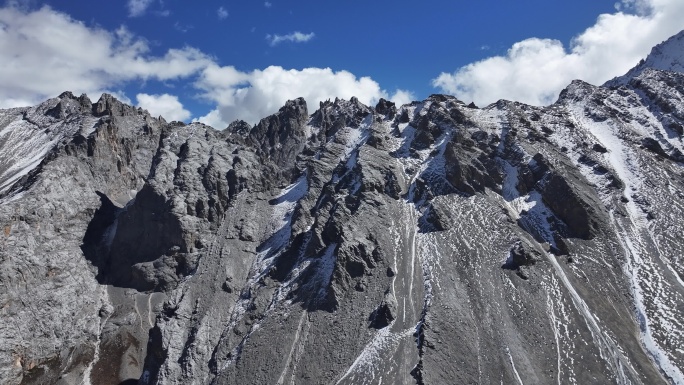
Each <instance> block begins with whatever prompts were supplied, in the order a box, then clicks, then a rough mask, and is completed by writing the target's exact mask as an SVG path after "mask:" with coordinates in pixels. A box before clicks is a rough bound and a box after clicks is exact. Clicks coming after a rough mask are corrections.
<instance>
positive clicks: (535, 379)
mask: <svg viewBox="0 0 684 385" xmlns="http://www.w3.org/2000/svg"><path fill="white" fill-rule="evenodd" d="M678 42H681V39H678V38H676V37H675V38H673V39H671V40H670V41H668V42H666V43H664V45H662V46H660V47H659V48H656V49H654V51H653V52H654V53H653V54H652V56H651V57H649V59H647V60H646V61H645V62H644V63H651V62H663V60H660V59H659V58H658V57H656V56H660V57H674V56H676V54H677V52H684V46H682V45H681V43H678ZM677 50H679V51H677ZM637 68H639V70H638V71H636V70H633V71H632V72H630V74H631V73H633V75H630V74H628V75H625V76H624V77H622V78H620V80H619V81H611V82H608V83H606V85H604V86H601V87H597V86H593V85H590V84H587V83H584V82H581V81H575V82H573V83H572V84H570V85H569V86H568V87H567V88H566V89H565V90H564V91H563V92H562V93H561V95H560V97H559V100H558V101H557V102H556V103H554V104H553V105H550V106H547V107H533V106H528V105H524V104H521V103H516V102H509V101H503V100H502V101H499V102H497V103H494V104H492V105H489V106H487V107H484V108H477V107H475V106H474V105H466V104H465V103H463V102H461V101H459V100H457V99H456V98H454V97H451V96H447V95H432V96H430V97H429V98H428V99H426V100H424V101H420V102H413V103H411V104H408V105H404V106H396V105H394V104H393V103H391V102H389V101H386V100H380V101H379V103H378V104H377V105H376V106H374V107H369V106H365V105H363V104H362V103H360V102H359V101H358V100H357V99H356V98H352V99H351V100H349V101H347V100H340V99H336V100H334V101H327V102H324V103H321V104H320V105H319V106H318V109H317V110H316V111H315V112H313V113H312V114H310V113H309V108H308V106H307V104H306V102H305V101H304V100H303V99H301V98H300V99H295V100H292V101H288V102H287V103H286V104H285V106H283V107H282V108H281V109H280V111H279V112H278V113H276V114H274V115H272V116H269V117H267V118H265V119H263V120H261V121H260V122H259V123H258V124H256V125H254V126H250V125H249V124H247V123H245V122H240V121H237V122H234V123H232V124H231V125H229V126H228V127H227V128H226V129H225V130H223V131H217V130H215V129H213V128H211V127H208V126H205V125H203V124H200V123H192V124H184V123H179V122H170V123H169V122H166V121H164V120H163V119H156V118H153V117H151V116H150V115H149V114H148V113H147V112H146V111H144V110H141V109H136V108H134V107H131V106H127V105H125V104H123V103H121V102H119V101H118V100H116V99H115V98H113V97H112V96H110V95H103V96H102V97H101V98H100V100H99V101H97V102H96V103H92V102H91V101H90V100H89V99H88V98H87V96H85V95H83V96H80V97H76V96H74V95H73V94H71V93H64V94H62V95H60V96H59V97H58V98H54V99H50V100H48V101H46V102H44V103H42V104H40V105H38V106H35V107H29V108H17V109H10V110H0V150H1V151H0V227H1V228H2V229H3V232H2V233H1V234H0V287H2V290H0V319H2V322H0V341H2V343H0V378H2V383H6V384H41V383H52V384H81V383H83V384H117V385H121V384H126V385H128V384H134V383H139V384H174V383H177V384H247V383H253V384H263V383H269V384H271V383H272V384H320V383H326V384H380V383H396V384H421V385H422V384H452V383H483V384H489V383H491V384H494V383H496V384H499V383H502V382H503V383H525V384H529V383H539V384H547V383H617V384H628V383H630V384H656V383H664V384H665V383H673V384H682V383H684V375H683V374H682V371H683V369H682V368H684V351H682V350H681V348H680V347H681V346H683V345H684V325H682V321H681V320H683V319H684V283H683V280H684V268H683V267H682V266H683V265H682V261H681V258H682V255H684V253H682V251H683V250H684V242H683V241H682V239H684V238H682V235H683V234H682V233H681V231H682V230H681V229H682V226H681V225H682V218H683V214H684V204H683V203H682V200H683V199H684V179H683V178H682V177H683V176H684V170H683V169H682V164H683V163H682V162H683V161H684V159H683V158H682V157H683V155H682V152H683V151H684V148H683V144H682V135H683V134H684V131H683V129H682V127H684V74H682V73H681V72H677V71H676V68H670V69H671V70H668V69H667V68H652V67H647V66H645V64H640V67H637Z"/></svg>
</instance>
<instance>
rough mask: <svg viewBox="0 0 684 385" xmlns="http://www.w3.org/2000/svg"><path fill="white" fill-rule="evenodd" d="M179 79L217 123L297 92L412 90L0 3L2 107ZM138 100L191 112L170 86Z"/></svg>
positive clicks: (367, 97)
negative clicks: (223, 62) (242, 62)
mask: <svg viewBox="0 0 684 385" xmlns="http://www.w3.org/2000/svg"><path fill="white" fill-rule="evenodd" d="M82 47H88V49H87V50H84V49H82ZM178 79H187V80H190V81H191V83H190V86H191V87H194V88H195V89H194V90H193V91H191V92H193V93H194V94H199V95H198V96H199V97H201V98H203V99H205V100H208V101H210V102H212V103H214V105H215V108H214V111H212V112H211V113H210V114H208V115H207V116H205V117H203V118H202V121H205V122H207V123H208V124H211V125H212V126H214V127H217V128H224V127H225V126H226V125H227V123H228V122H231V121H233V120H235V119H238V118H240V119H244V120H246V121H249V122H250V123H255V122H256V121H258V120H259V119H261V118H263V117H265V116H267V115H268V114H272V113H274V112H276V111H277V110H278V109H279V108H280V107H281V106H282V105H283V104H284V103H285V101H286V100H288V99H293V98H297V97H300V96H303V97H304V98H305V99H306V100H307V102H308V103H309V107H310V110H311V112H313V111H314V110H315V109H316V108H318V103H319V102H320V101H323V100H326V99H334V98H335V97H340V98H344V99H349V98H351V97H352V96H356V97H358V98H359V100H360V101H361V102H363V103H366V104H369V105H371V104H374V103H375V102H377V100H378V99H379V98H381V97H382V98H386V99H391V100H394V101H395V102H398V103H404V102H406V101H408V100H409V99H410V98H412V95H411V94H410V93H409V92H407V91H402V90H398V91H396V92H394V93H393V94H392V95H390V93H388V92H387V91H385V90H383V89H382V88H381V87H380V85H379V84H378V83H377V82H376V81H374V80H373V79H371V78H369V77H356V76H355V75H354V74H352V73H350V72H347V71H338V72H334V71H333V70H331V69H329V68H305V69H302V70H295V69H283V68H281V67H275V66H272V67H268V68H265V69H263V70H259V69H257V70H252V71H239V70H237V69H235V68H234V67H231V66H219V65H218V64H217V63H216V62H215V60H214V59H213V58H211V57H209V56H208V55H206V54H204V53H203V52H201V51H199V50H197V49H194V48H191V47H184V48H178V49H170V50H168V51H167V52H166V53H165V54H164V55H162V56H153V55H151V54H150V49H149V46H148V43H147V42H146V41H145V40H143V39H140V38H139V37H136V36H135V35H133V34H132V33H131V32H130V31H129V30H127V29H126V28H124V27H121V28H119V29H118V30H116V31H107V30H104V29H101V28H98V27H89V26H86V25H84V24H83V23H82V22H79V21H77V20H74V19H72V18H71V17H69V16H68V15H66V14H64V13H61V12H58V11H55V10H53V9H51V8H50V7H47V6H45V7H43V8H40V9H38V10H34V11H29V10H25V9H20V8H13V7H5V8H1V7H0V84H1V85H2V87H0V108H7V107H18V106H27V105H33V104H37V103H39V102H42V101H43V100H45V99H47V98H49V97H55V96H57V95H59V94H60V93H62V92H64V91H67V90H68V91H72V92H74V93H75V94H77V95H78V94H80V93H87V94H89V95H90V96H91V98H97V97H99V95H100V93H101V92H103V91H107V92H110V93H113V94H115V95H118V96H117V97H118V98H120V99H121V100H122V101H127V100H128V99H127V98H126V95H125V94H124V92H123V91H118V92H116V90H122V89H123V88H124V87H126V86H127V85H129V84H131V83H132V82H136V83H139V82H144V81H146V80H157V81H162V82H163V81H170V80H178ZM312 85H315V87H314V86H312ZM113 91H114V92H113ZM137 103H138V105H140V106H142V107H144V108H146V109H148V110H149V111H150V112H151V113H152V114H153V115H157V114H161V115H163V116H165V118H166V119H169V120H173V119H182V120H187V119H189V118H190V115H191V113H190V112H189V111H187V110H186V109H185V108H184V107H183V105H182V104H181V103H180V102H179V100H178V98H177V97H175V96H172V95H168V94H163V93H161V94H157V95H148V94H145V93H140V94H138V95H137Z"/></svg>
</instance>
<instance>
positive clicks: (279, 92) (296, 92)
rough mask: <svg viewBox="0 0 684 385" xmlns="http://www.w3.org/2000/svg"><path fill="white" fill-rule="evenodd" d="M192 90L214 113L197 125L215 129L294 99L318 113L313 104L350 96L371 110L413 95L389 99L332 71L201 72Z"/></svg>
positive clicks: (369, 83)
mask: <svg viewBox="0 0 684 385" xmlns="http://www.w3.org/2000/svg"><path fill="white" fill-rule="evenodd" d="M312 84H314V85H315V87H312V86H311V85H312ZM196 86H197V87H198V88H199V89H202V90H203V91H204V92H203V95H202V96H203V97H204V98H206V99H208V100H210V101H212V102H214V103H216V104H217V108H216V109H215V110H213V111H211V112H210V113H209V114H207V115H206V116H203V117H201V118H199V121H201V122H204V123H206V124H209V125H211V126H213V127H218V128H224V127H225V126H226V125H227V124H228V123H230V122H231V121H233V120H235V119H242V120H245V121H247V122H249V123H256V122H257V121H258V120H259V119H261V118H263V117H265V116H267V115H269V114H272V113H274V112H276V111H278V108H280V107H281V106H282V105H283V104H284V103H285V101H287V100H288V99H294V98H297V97H300V96H302V97H304V99H305V100H306V101H307V103H308V105H309V109H310V112H313V111H314V110H315V109H317V108H318V104H319V102H322V101H324V100H327V99H334V98H335V97H340V98H344V99H349V98H351V97H352V96H356V97H357V98H358V99H359V101H361V102H362V103H365V104H368V105H371V104H374V103H376V102H377V101H378V100H379V99H380V98H386V99H392V100H394V101H395V102H399V103H406V102H407V101H409V100H410V99H411V97H412V96H413V95H412V94H411V93H410V92H408V91H403V90H398V91H396V92H395V93H394V94H393V95H391V96H390V95H389V94H388V93H387V92H386V91H384V90H383V89H382V88H381V87H380V85H379V84H378V83H377V82H376V81H374V80H373V79H371V78H369V77H359V78H357V77H356V76H355V75H354V74H352V73H350V72H347V71H338V72H334V71H333V70H331V69H330V68H305V69H302V70H294V69H290V70H287V69H284V68H282V67H278V66H270V67H268V68H266V69H264V70H254V71H251V72H242V71H238V70H236V69H235V68H234V67H219V66H210V67H208V68H207V69H205V70H204V71H203V73H202V75H201V76H200V79H199V80H198V81H197V83H196Z"/></svg>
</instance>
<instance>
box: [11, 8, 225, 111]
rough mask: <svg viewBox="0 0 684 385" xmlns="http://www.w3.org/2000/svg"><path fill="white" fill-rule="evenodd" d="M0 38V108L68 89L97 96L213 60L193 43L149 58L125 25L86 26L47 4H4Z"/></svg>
mask: <svg viewBox="0 0 684 385" xmlns="http://www.w3.org/2000/svg"><path fill="white" fill-rule="evenodd" d="M0 36H1V38H0V84H2V87H0V108H2V107H10V106H16V105H17V104H19V103H22V104H35V103H38V102H40V101H42V100H44V99H46V98H48V97H54V96H56V95H59V94H60V93H62V92H63V91H66V90H70V91H73V92H74V93H76V94H78V93H82V92H86V93H88V94H90V95H91V97H98V96H99V93H100V92H102V91H103V90H111V89H114V88H118V87H120V86H121V85H123V84H125V83H126V82H129V81H133V80H147V79H156V80H162V81H163V80H174V79H178V78H182V77H188V76H192V75H196V74H197V73H198V72H199V71H201V70H202V69H204V68H206V67H207V66H208V65H209V64H211V63H213V61H212V60H211V59H210V58H209V57H208V56H207V55H205V54H204V53H202V52H200V51H198V50H196V49H194V48H190V47H185V48H180V49H170V50H168V51H167V52H166V54H164V55H163V56H160V57H157V56H151V55H150V54H149V47H148V45H147V43H146V42H145V41H144V40H141V39H139V38H136V37H135V36H133V35H132V34H131V33H130V31H128V30H127V29H125V28H123V27H122V28H119V29H118V30H116V31H115V32H110V31H106V30H103V29H100V28H97V27H87V26H85V25H84V24H83V23H81V22H79V21H76V20H73V19H72V18H71V17H69V16H68V15H66V14H64V13H60V12H57V11H55V10H53V9H51V8H49V7H47V6H45V7H42V8H40V9H38V10H35V11H31V12H29V11H25V10H21V9H19V8H13V7H5V8H0ZM83 47H88V49H83Z"/></svg>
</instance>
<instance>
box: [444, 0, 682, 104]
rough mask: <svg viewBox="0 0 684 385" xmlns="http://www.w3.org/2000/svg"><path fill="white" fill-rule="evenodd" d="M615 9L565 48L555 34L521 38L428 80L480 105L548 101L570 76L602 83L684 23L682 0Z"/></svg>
mask: <svg viewBox="0 0 684 385" xmlns="http://www.w3.org/2000/svg"><path fill="white" fill-rule="evenodd" d="M616 9H617V11H616V12H615V13H613V14H603V15H600V16H599V17H598V19H597V20H596V23H595V24H594V25H593V26H591V27H590V28H588V29H586V30H585V31H584V32H582V33H581V34H579V35H578V36H577V37H575V39H573V41H572V43H571V45H570V47H569V49H566V48H565V47H564V46H563V44H562V43H561V42H560V41H558V40H551V39H538V38H531V39H527V40H523V41H521V42H518V43H515V44H514V45H513V46H512V47H511V48H510V49H509V50H508V53H507V54H506V55H505V56H494V57H490V58H487V59H484V60H482V61H479V62H476V63H472V64H469V65H466V66H464V67H461V68H460V69H458V70H457V71H456V72H454V73H442V74H440V75H439V76H438V77H437V78H436V79H434V80H433V82H432V84H433V85H434V86H435V87H439V88H440V89H442V91H444V92H448V93H453V94H455V95H456V96H457V97H459V98H460V99H463V100H464V101H466V102H467V101H471V100H472V101H475V103H477V104H480V105H485V104H487V103H491V102H494V101H496V100H497V99H501V98H504V99H511V100H517V101H521V102H526V103H530V104H535V105H546V104H549V103H552V102H553V101H554V100H555V99H556V97H557V96H558V93H559V92H560V91H561V90H562V89H563V88H564V87H565V86H567V85H568V84H569V83H570V82H571V81H572V80H573V79H582V80H585V81H588V82H590V83H593V84H602V83H604V82H605V81H607V80H610V79H611V78H613V77H615V76H619V75H622V74H624V73H625V72H627V71H628V70H629V69H630V68H631V67H633V66H635V65H636V64H637V63H638V62H639V60H640V59H642V58H644V57H645V56H646V55H647V54H648V53H649V51H650V49H651V47H652V46H654V45H656V44H658V43H660V42H661V41H663V40H665V39H667V38H668V37H670V36H671V35H674V34H675V33H677V32H679V31H680V30H681V29H682V26H683V25H682V20H684V1H681V0H622V1H620V2H619V3H617V4H616Z"/></svg>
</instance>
